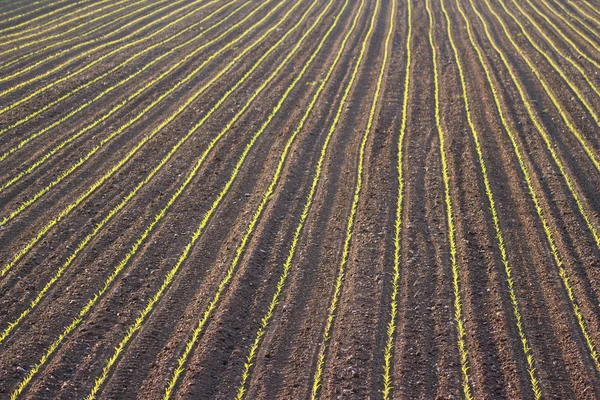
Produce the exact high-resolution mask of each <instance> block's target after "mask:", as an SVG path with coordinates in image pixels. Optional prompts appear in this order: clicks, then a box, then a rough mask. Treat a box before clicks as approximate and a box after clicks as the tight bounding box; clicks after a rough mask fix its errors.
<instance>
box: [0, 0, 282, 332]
mask: <svg viewBox="0 0 600 400" xmlns="http://www.w3.org/2000/svg"><path fill="white" fill-rule="evenodd" d="M269 3H270V1H266V2H265V3H263V4H262V5H261V6H259V7H257V8H256V9H255V11H253V12H252V13H250V14H248V16H247V17H246V19H249V18H250V17H252V15H254V14H255V13H256V12H258V11H259V10H260V9H261V8H262V7H263V6H265V5H267V4H269ZM282 4H283V3H279V4H278V5H277V6H276V7H274V8H273V9H272V10H270V12H269V13H268V14H267V15H266V16H265V17H263V18H262V19H261V20H260V21H258V22H257V23H255V24H254V25H253V26H251V27H250V28H248V29H247V30H246V31H245V32H243V33H242V35H240V36H239V37H238V38H237V39H234V40H233V41H232V42H230V43H228V44H227V45H226V46H224V47H223V48H222V50H223V49H226V48H227V47H228V46H232V45H234V44H235V43H237V42H238V41H239V40H241V39H242V38H243V37H244V35H246V34H249V33H250V32H251V31H253V30H254V29H255V28H256V27H257V26H259V25H260V24H261V23H262V22H264V21H265V20H266V19H267V18H269V17H270V16H271V15H272V14H273V13H274V12H275V11H276V10H277V9H278V8H279V7H280V6H281V5H282ZM243 22H244V21H240V24H241V23H243ZM263 36H264V37H266V34H265V35H263ZM264 37H261V39H263V38H264ZM259 43H260V40H257V41H255V42H254V43H253V44H252V45H251V46H250V47H247V48H246V49H245V50H244V51H242V52H241V53H240V54H239V55H238V56H236V57H235V58H234V59H233V60H232V61H231V62H230V63H229V64H228V65H227V66H225V67H224V68H222V69H221V70H220V71H219V72H218V73H217V74H216V75H215V76H214V77H213V78H212V79H211V80H210V81H209V82H208V83H207V84H205V85H203V86H202V87H201V88H200V89H198V90H197V91H196V92H195V93H194V94H193V95H192V96H191V97H190V98H189V99H188V101H186V103H185V104H184V105H182V106H180V107H179V108H178V109H177V111H176V112H175V113H174V114H172V115H171V116H170V117H169V118H168V119H167V120H165V121H163V123H162V124H160V125H159V126H158V127H157V128H155V129H154V130H153V131H152V133H151V134H150V135H148V136H146V138H149V137H151V136H154V135H155V134H156V133H158V132H159V131H160V130H161V129H162V128H164V126H166V125H167V124H168V123H169V122H170V121H171V120H172V119H174V118H175V117H176V116H177V115H178V114H180V113H181V112H182V111H183V110H184V109H185V108H186V107H187V106H189V104H191V103H192V102H193V101H194V100H195V99H196V98H198V97H199V96H200V95H201V94H202V93H204V92H205V91H206V89H207V88H208V87H209V86H210V85H212V84H213V83H215V82H216V81H218V79H220V78H221V77H222V76H223V75H224V74H225V73H226V72H227V71H229V69H231V67H232V66H233V65H234V64H235V62H237V61H238V60H240V59H241V57H242V56H243V55H245V54H247V53H248V52H249V51H250V50H251V49H252V48H254V47H255V46H256V45H258V44H259ZM209 60H210V59H208V60H205V62H204V63H202V64H201V65H200V66H199V67H198V68H197V70H199V69H201V68H203V67H204V66H205V65H206V64H207V63H208V61H209ZM193 74H194V72H193V73H192V75H193ZM190 76H191V75H190ZM223 101H224V100H223ZM215 110H216V109H215ZM215 110H213V111H215ZM186 138H187V137H186ZM147 140H149V139H146V140H145V141H143V142H140V143H138V145H137V146H136V147H134V148H133V149H132V150H131V151H130V152H129V153H128V154H127V155H126V156H125V157H124V158H123V159H121V161H120V162H119V163H117V164H116V165H115V166H113V167H112V168H111V169H110V170H109V171H108V172H107V173H106V174H105V175H103V176H102V177H101V178H100V179H99V180H97V181H96V182H95V183H94V184H93V185H92V186H91V187H90V188H89V189H88V191H87V192H85V193H84V194H83V195H81V196H80V197H79V198H77V199H76V200H75V201H74V202H73V203H71V204H69V205H68V206H67V207H66V208H65V209H63V211H62V212H61V213H60V214H59V215H58V217H56V218H55V219H53V220H52V221H50V222H49V223H48V224H47V225H45V226H44V228H43V229H42V230H40V232H38V234H37V235H36V236H35V237H34V238H33V239H31V240H30V241H29V242H28V243H27V244H26V245H25V246H24V247H23V248H22V249H21V251H19V252H18V253H17V254H16V255H15V256H14V257H13V259H12V261H11V262H10V263H8V264H7V265H5V267H4V268H3V269H2V271H1V274H0V276H3V275H6V273H8V271H9V270H10V269H11V268H12V267H13V266H14V265H15V264H16V262H17V261H18V260H19V259H20V258H22V257H23V256H24V255H25V254H27V252H28V251H29V250H30V249H31V248H32V247H33V246H34V245H35V244H36V243H37V242H38V241H39V240H40V239H41V238H42V237H43V236H44V235H45V234H46V233H47V232H48V231H49V230H50V229H51V228H52V227H54V226H55V225H56V224H58V223H59V222H60V221H61V220H62V219H63V218H65V217H66V216H67V215H68V214H69V213H70V212H71V211H72V210H73V209H74V208H75V207H77V206H78V205H79V204H81V202H83V201H84V200H85V199H86V198H87V197H88V196H89V195H90V194H91V193H92V192H93V191H94V190H96V189H97V188H98V187H99V186H100V185H102V184H103V183H104V182H105V181H106V180H107V179H109V178H110V177H111V176H112V175H113V174H114V173H115V172H116V171H117V170H118V169H119V168H120V167H121V166H122V165H124V164H125V162H126V161H127V160H129V158H131V157H132V156H133V155H134V154H135V152H137V150H139V148H140V147H141V146H142V145H143V144H144V143H145V142H147ZM171 156H172V153H169V154H168V155H167V156H166V157H165V159H163V161H164V162H161V163H159V165H158V166H157V167H156V168H155V169H154V170H153V171H152V172H151V173H150V174H149V175H148V176H150V178H151V176H153V175H154V174H156V172H158V170H159V169H160V168H162V166H163V165H164V163H166V161H165V160H166V159H167V157H169V158H170V157H171ZM149 180H150V179H149V178H147V179H146V180H144V181H142V183H140V184H138V187H136V188H135V189H134V190H133V191H132V192H130V194H129V195H128V196H126V197H125V198H124V199H123V201H122V202H121V203H123V202H128V201H129V200H131V198H133V197H134V196H135V194H136V193H137V192H138V191H139V190H140V189H141V187H142V186H143V185H145V184H146V183H147V182H146V181H149ZM124 206H125V204H123V205H122V206H121V205H120V206H117V207H115V209H113V210H111V211H113V212H109V214H108V215H107V217H105V219H104V220H103V223H101V224H100V227H99V228H98V230H99V229H100V228H101V227H102V226H103V225H104V224H105V223H106V222H108V219H110V218H111V217H112V216H113V215H114V214H115V213H116V212H118V210H117V208H118V209H121V208H123V207H124ZM96 233H97V232H96ZM94 235H95V234H94ZM90 240H91V238H90V239H89V240H84V242H86V243H89V241H90ZM81 250H83V248H82V249H81ZM69 263H70V262H69ZM65 268H66V267H65ZM61 273H62V272H61ZM7 329H8V328H7ZM11 330H12V328H11ZM0 338H1V337H0ZM0 342H1V341H0Z"/></svg>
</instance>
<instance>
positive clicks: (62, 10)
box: [0, 0, 109, 44]
mask: <svg viewBox="0 0 600 400" xmlns="http://www.w3.org/2000/svg"><path fill="white" fill-rule="evenodd" d="M90 1H92V0H78V1H76V2H75V3H70V4H67V5H66V6H64V7H61V8H57V9H54V10H52V11H50V12H47V13H44V14H42V15H40V16H37V17H34V18H31V19H28V20H27V21H23V22H20V23H18V24H16V25H12V26H9V27H6V28H2V29H0V37H1V38H6V37H11V36H15V35H19V34H20V33H21V32H24V31H20V32H15V33H9V34H6V35H3V36H2V34H3V33H4V32H6V31H9V30H11V29H18V28H21V27H22V26H25V25H29V24H33V23H34V22H36V21H38V20H40V19H43V18H48V17H50V16H52V15H54V14H57V13H62V12H64V11H65V9H67V8H70V7H73V8H77V6H81V5H82V4H85V3H88V2H90ZM107 1H109V0H102V1H100V2H98V3H95V4H94V3H92V4H89V5H87V6H85V7H83V8H79V9H77V10H75V11H71V12H68V13H67V14H64V15H62V16H61V17H59V18H58V19H62V18H64V17H68V16H70V15H73V14H74V13H77V12H79V11H81V10H84V9H86V8H88V7H92V6H94V5H97V4H100V3H104V2H107ZM36 11H37V10H32V11H30V12H27V13H26V14H25V13H24V14H21V15H15V16H13V17H10V18H7V19H5V20H4V21H2V22H10V21H14V20H15V19H17V18H20V17H24V16H26V15H29V14H32V13H34V12H36ZM59 15H60V14H59ZM54 22H56V20H55V19H54V20H50V21H48V22H45V23H42V24H39V25H36V26H34V27H33V28H30V29H27V30H26V31H30V30H32V29H38V28H43V27H44V26H47V25H49V24H53V23H54ZM1 44H5V43H1Z"/></svg>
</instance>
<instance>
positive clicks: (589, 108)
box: [500, 0, 600, 127]
mask: <svg viewBox="0 0 600 400" xmlns="http://www.w3.org/2000/svg"><path fill="white" fill-rule="evenodd" d="M527 2H528V3H529V4H530V5H531V6H532V8H533V9H534V10H535V11H536V12H538V14H540V15H542V14H541V13H540V12H539V10H538V8H537V7H535V5H534V4H532V3H531V1H530V0H527ZM513 3H514V4H515V5H516V6H517V8H518V9H519V11H520V12H521V14H523V15H524V16H525V17H526V18H527V20H528V21H529V22H530V23H531V25H533V26H534V27H535V28H536V30H537V31H538V32H539V33H540V35H542V37H543V38H544V39H546V41H547V42H548V44H549V45H550V47H551V48H552V49H553V50H554V51H556V52H557V53H558V54H559V55H560V56H561V57H563V58H564V59H565V60H566V61H568V62H569V64H571V65H572V66H573V67H574V68H575V69H577V71H579V73H580V74H581V75H582V76H583V78H584V79H585V81H586V82H587V83H588V85H589V86H590V88H591V89H592V90H593V91H594V93H596V95H597V96H598V97H600V92H599V91H598V88H597V87H596V85H595V84H594V83H593V82H592V80H591V79H590V77H589V76H588V74H587V73H586V72H585V70H584V69H583V67H582V66H581V65H579V63H577V62H576V61H575V60H573V58H571V57H569V56H567V55H566V54H565V53H564V52H563V51H562V50H560V47H559V46H557V45H556V43H555V42H554V41H552V39H550V37H548V35H547V34H546V33H545V32H544V31H543V29H542V28H541V27H540V26H539V24H537V23H536V22H535V20H534V19H533V18H531V16H530V15H529V14H528V13H526V12H525V10H524V9H523V7H521V5H520V4H519V3H518V2H515V1H513ZM500 5H501V6H502V8H503V9H504V11H505V12H506V13H507V14H508V15H509V16H510V17H511V18H512V19H513V21H515V23H516V24H517V25H518V26H519V28H520V29H521V32H523V35H524V36H525V37H526V38H527V40H528V41H529V43H530V44H531V45H532V46H533V47H534V48H535V49H536V50H537V51H538V53H540V54H541V55H542V56H543V57H544V58H545V59H546V60H547V61H548V63H549V64H550V65H551V66H552V68H554V70H555V71H556V72H557V73H558V74H559V75H560V77H561V78H562V79H563V80H564V81H565V82H566V83H567V85H568V86H569V87H570V88H571V90H572V91H573V92H574V93H575V95H576V96H577V98H578V99H579V101H580V102H581V103H582V104H583V105H584V106H585V108H586V109H587V111H588V113H589V114H590V115H591V116H592V118H593V119H594V122H595V123H596V125H597V126H598V127H600V118H599V117H598V114H597V113H596V112H595V111H594V107H593V106H591V105H590V103H589V102H588V101H587V100H586V98H585V96H583V95H582V94H581V92H580V91H579V89H577V86H576V85H575V84H574V83H573V82H572V81H571V80H570V79H569V78H568V76H567V74H566V73H565V71H564V70H563V69H562V68H560V66H559V65H558V64H557V63H556V62H555V61H554V60H553V59H552V58H551V57H550V56H549V55H548V53H547V52H545V51H544V50H543V49H541V48H540V47H539V46H538V44H536V43H535V42H534V40H533V39H532V38H531V36H530V35H529V33H528V32H527V30H526V28H525V27H524V26H523V24H522V23H521V21H519V19H517V18H516V17H515V15H514V14H513V13H512V12H511V11H510V10H509V9H508V8H507V7H506V5H505V3H504V1H500ZM542 16H543V15H542ZM547 22H548V23H549V24H551V26H553V27H554V28H555V29H558V28H556V26H555V25H554V24H552V21H550V20H548V19H547ZM557 31H558V32H559V33H560V35H561V37H563V38H564V39H565V41H567V42H568V43H569V44H570V45H571V46H574V48H576V45H575V43H573V42H572V41H571V40H570V39H569V38H567V37H566V36H564V34H563V33H562V32H561V31H560V30H557ZM577 50H578V48H577ZM579 54H581V55H582V57H584V58H586V56H585V55H583V54H582V53H581V52H580V53H579ZM586 59H587V58H586ZM592 61H593V60H592ZM595 66H596V67H597V68H598V67H600V64H598V63H595Z"/></svg>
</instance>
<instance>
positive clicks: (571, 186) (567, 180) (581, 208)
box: [476, 0, 600, 366]
mask: <svg viewBox="0 0 600 400" xmlns="http://www.w3.org/2000/svg"><path fill="white" fill-rule="evenodd" d="M485 1H486V3H487V5H488V9H490V11H491V12H492V14H493V15H495V16H496V18H497V19H498V20H499V22H500V23H501V24H502V26H503V28H504V31H505V34H506V35H507V37H508V38H509V40H510V41H511V43H513V45H515V48H516V49H517V51H519V52H520V50H521V49H520V48H518V47H517V46H516V44H515V42H514V39H513V38H512V37H511V36H510V35H509V33H508V32H507V30H506V26H505V25H504V23H503V21H502V20H500V19H499V17H498V15H497V14H496V13H495V12H494V10H492V9H491V7H490V4H489V2H488V0H485ZM476 12H477V10H476ZM480 18H481V17H480ZM482 23H483V24H484V27H486V28H487V25H486V23H485V21H482ZM486 31H487V29H486ZM491 40H492V39H491V36H490V41H491ZM523 58H524V59H525V61H527V62H528V65H529V66H530V68H531V69H532V71H533V72H534V73H535V75H536V77H538V79H539V80H540V82H541V83H542V85H543V86H544V88H546V87H547V84H546V83H545V81H543V78H542V77H541V74H540V72H539V71H538V70H537V69H536V68H535V66H534V65H533V64H532V63H531V61H530V60H529V59H528V58H526V56H524V55H523ZM507 69H509V66H508V64H507ZM510 72H511V74H512V71H510ZM516 86H517V87H518V89H519V91H521V90H522V89H521V88H520V85H519V84H518V83H516ZM523 93H524V92H523ZM547 93H548V95H549V96H551V99H553V101H555V100H556V99H555V97H554V96H553V95H552V93H551V92H549V91H547ZM522 97H523V99H524V104H525V106H526V108H527V109H528V112H529V113H530V114H531V115H532V119H533V118H534V117H533V114H534V111H533V107H532V105H531V104H530V103H529V102H528V101H527V100H526V97H525V96H524V94H522ZM555 106H556V107H557V109H558V111H559V112H560V113H561V115H563V113H562V111H561V109H560V108H559V106H558V104H557V103H556V102H555ZM565 117H566V116H564V115H563V119H564V118H565ZM535 121H537V117H535V120H534V123H535V125H536V128H537V129H538V131H539V132H540V133H541V134H542V138H543V139H544V142H545V144H546V147H547V149H548V151H549V152H550V154H551V156H552V158H553V160H554V162H555V163H556V165H557V167H558V168H559V170H560V172H561V175H562V176H563V178H564V180H565V183H566V184H567V187H568V189H569V191H570V193H571V195H572V197H573V199H574V200H575V203H576V204H577V208H578V210H579V212H580V214H581V216H582V217H583V219H584V220H585V222H586V225H587V227H588V229H589V230H590V233H591V234H592V236H593V237H594V241H595V243H596V247H597V248H598V249H600V235H599V234H598V231H597V230H596V228H595V227H594V224H593V223H592V220H591V218H590V216H589V214H588V213H587V212H586V210H585V208H584V205H583V202H582V201H581V199H580V198H579V195H578V194H577V191H576V189H575V187H574V184H573V182H572V179H571V177H570V176H569V174H568V172H567V171H566V169H565V167H564V165H563V163H562V161H561V160H560V158H559V156H558V155H557V153H556V150H555V148H554V146H553V145H552V143H551V141H550V138H549V135H548V133H547V132H546V130H545V129H544V128H543V126H542V124H541V123H540V122H539V121H537V123H536V122H535ZM565 122H567V121H566V120H565ZM568 126H569V125H568ZM571 126H572V125H571ZM599 126H600V125H599ZM572 132H573V131H572ZM580 143H582V142H580ZM582 144H584V143H582ZM584 148H585V149H587V146H585V145H584ZM590 151H591V150H590ZM589 154H590V153H588V155H589ZM592 160H593V161H595V159H592ZM595 165H597V169H598V171H599V172H600V165H598V164H597V162H595ZM599 366H600V364H599Z"/></svg>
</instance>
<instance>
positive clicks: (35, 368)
mask: <svg viewBox="0 0 600 400" xmlns="http://www.w3.org/2000/svg"><path fill="white" fill-rule="evenodd" d="M301 1H302V0H299V1H297V2H296V3H295V4H294V5H293V6H292V7H291V8H290V9H289V10H288V11H287V12H286V14H285V15H284V16H283V17H282V18H281V19H280V20H279V22H278V23H276V24H274V25H273V26H271V27H270V28H269V29H268V30H267V31H266V32H265V33H264V34H263V35H261V37H260V38H258V39H257V41H256V42H255V43H253V44H256V43H258V42H260V41H262V40H264V38H266V37H267V36H268V35H269V34H270V33H271V32H273V31H275V30H276V29H278V28H279V26H280V25H281V24H283V22H284V21H286V20H287V18H288V17H289V16H290V15H291V14H292V13H293V11H294V10H295V9H296V8H297V7H298V6H299V5H300V4H301ZM268 3H269V1H267V2H265V3H263V4H262V5H261V6H265V5H267V4H268ZM314 4H316V0H315V3H313V5H314ZM282 5H283V2H280V3H279V4H277V5H276V6H275V7H273V8H272V9H271V10H270V11H269V13H267V14H266V15H265V17H263V18H262V19H261V20H260V21H258V22H257V23H256V24H255V26H257V25H259V24H262V22H264V21H265V20H267V19H268V18H269V16H270V15H271V14H272V13H274V12H275V11H276V10H277V9H278V8H279V7H281V6H282ZM259 8H260V7H259ZM249 48H251V47H249ZM249 48H247V49H249ZM247 49H246V50H247ZM243 55H245V53H243V52H242V53H240V54H239V55H238V58H241V57H243ZM235 61H237V60H235ZM232 64H233V63H231V64H230V65H229V67H231V65H232ZM248 76H249V74H246V75H245V78H246V79H247V77H248ZM219 78H220V77H219ZM212 83H213V82H211V83H210V84H212ZM206 87H207V86H205V87H204V88H206ZM233 90H235V89H233ZM233 90H231V91H228V92H227V93H226V94H225V96H224V98H222V101H221V102H220V103H219V104H218V106H220V105H221V104H222V103H223V102H224V101H225V98H226V97H228V96H229V94H231V93H232V92H233ZM218 106H215V108H213V109H211V111H214V110H216V108H217V107H218ZM206 119H207V118H203V119H202V120H201V122H200V123H203V122H204V121H206ZM200 123H199V124H200ZM196 129H197V127H194V128H193V129H192V130H191V131H190V132H194V131H195V130H196ZM215 144H216V141H213V142H212V145H213V146H214V145H215ZM210 149H211V148H207V150H205V152H204V154H203V156H204V157H203V158H201V159H200V160H199V162H197V163H196V165H195V168H194V169H193V170H192V174H188V176H187V177H186V180H185V181H184V182H183V184H182V185H181V186H180V187H179V188H178V190H177V191H176V192H175V193H174V194H173V195H172V196H171V198H170V199H169V201H168V202H167V204H166V205H165V206H164V207H163V208H162V209H161V210H160V212H159V213H158V214H156V215H155V217H154V219H153V220H152V222H151V223H150V224H149V225H148V226H147V227H146V228H145V230H144V231H143V233H142V235H141V236H140V237H138V239H137V240H136V242H135V243H134V244H133V245H132V246H131V248H130V249H129V251H128V252H127V254H126V255H125V257H124V258H123V259H122V260H121V261H120V262H119V264H117V266H116V267H115V269H114V270H113V271H112V273H111V274H110V275H109V277H108V278H107V279H106V280H105V282H104V285H103V286H102V288H101V289H100V290H98V291H97V292H96V293H95V294H94V295H93V297H91V298H90V299H89V300H88V302H87V304H86V305H85V306H84V307H83V308H82V309H81V310H80V311H79V313H78V315H77V317H75V318H74V319H73V321H72V322H71V323H70V324H69V325H68V326H67V327H66V328H65V329H64V330H63V332H62V333H61V334H60V335H59V336H58V337H57V339H56V340H55V341H54V342H53V343H52V344H51V345H50V346H49V347H48V348H47V349H46V350H45V351H44V352H43V356H42V357H41V358H40V360H39V361H38V363H36V364H35V365H34V366H33V368H32V369H31V370H30V371H29V373H28V374H27V376H26V377H25V378H23V380H22V381H21V382H20V383H19V385H18V386H17V388H16V389H15V390H14V391H13V392H12V394H11V400H14V399H16V398H17V397H18V396H19V395H20V394H21V393H22V392H23V390H24V389H25V388H26V386H27V385H28V384H29V382H30V381H31V379H33V377H34V376H35V375H36V374H37V372H38V371H39V370H40V368H42V366H43V365H44V364H45V363H46V362H47V361H48V360H49V359H50V357H51V356H52V354H53V353H54V352H55V351H56V349H57V348H58V347H59V346H60V344H61V343H62V342H63V341H64V340H65V338H66V337H67V336H68V335H69V334H70V333H71V332H72V331H73V330H75V329H76V328H77V327H78V326H79V325H80V324H81V323H82V322H83V320H84V317H85V316H86V315H87V314H88V313H89V312H90V311H91V310H92V309H93V307H94V306H95V305H96V304H97V303H98V301H99V300H100V299H101V298H102V297H103V295H104V294H105V293H106V291H108V290H109V289H110V288H111V286H112V284H113V283H114V282H115V280H116V278H117V277H118V275H119V274H120V273H121V272H122V271H123V269H124V268H125V267H126V266H127V264H128V263H129V261H130V259H131V258H132V257H134V256H135V255H136V253H137V251H138V249H139V247H140V246H141V245H142V243H143V242H144V241H145V240H146V238H147V237H148V236H149V235H150V234H151V233H152V231H153V230H154V228H155V226H156V225H157V224H158V223H159V222H160V220H161V219H162V218H163V217H164V215H165V214H166V213H167V211H168V209H169V208H170V207H171V206H172V204H173V203H175V201H176V200H177V198H178V197H179V196H180V195H181V193H183V191H184V190H185V189H186V187H187V186H188V185H189V183H190V182H191V181H192V179H193V177H194V176H195V174H196V172H197V171H198V169H199V168H200V166H201V165H202V164H203V161H204V159H205V158H206V156H207V154H208V152H209V151H210ZM238 169H239V168H238ZM223 196H224V194H223ZM223 196H220V199H222V197H223ZM215 209H216V206H215ZM212 212H214V210H213V211H212ZM207 222H208V220H206V223H207ZM188 251H189V249H188ZM171 279H173V277H171Z"/></svg>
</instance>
